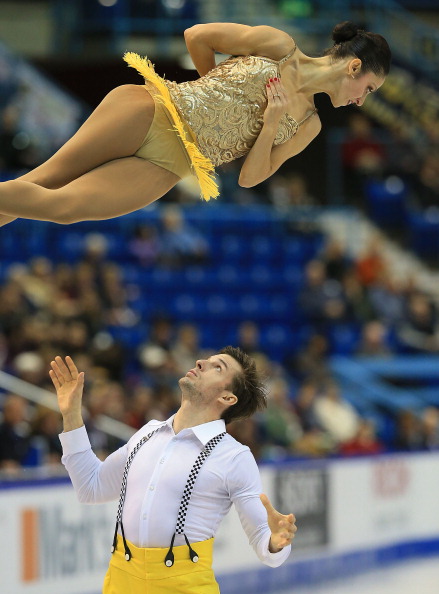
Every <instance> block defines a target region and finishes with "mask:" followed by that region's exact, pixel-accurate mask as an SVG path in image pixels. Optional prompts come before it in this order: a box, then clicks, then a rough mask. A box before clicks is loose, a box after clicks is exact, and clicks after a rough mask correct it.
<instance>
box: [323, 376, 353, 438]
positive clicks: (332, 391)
mask: <svg viewBox="0 0 439 594" xmlns="http://www.w3.org/2000/svg"><path fill="white" fill-rule="evenodd" d="M314 410H315V415H316V419H317V422H318V423H319V425H320V427H321V428H322V429H323V430H324V431H326V432H327V433H328V435H329V436H330V438H331V439H332V440H333V441H334V443H335V444H338V445H339V444H342V443H344V442H346V441H349V440H351V439H353V438H354V436H355V435H356V433H357V431H358V425H359V415H358V413H357V412H356V411H355V409H354V408H353V406H352V405H351V404H349V402H348V401H347V400H345V399H344V398H343V397H342V395H341V393H340V388H339V387H338V385H337V384H336V383H335V382H327V383H326V384H325V385H324V386H323V391H322V392H321V393H320V394H319V396H318V398H317V399H316V402H315V405H314Z"/></svg>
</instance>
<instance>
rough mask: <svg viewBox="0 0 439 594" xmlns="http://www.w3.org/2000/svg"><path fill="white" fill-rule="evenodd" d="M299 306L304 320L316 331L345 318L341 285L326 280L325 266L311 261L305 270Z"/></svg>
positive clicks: (316, 261)
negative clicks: (312, 325)
mask: <svg viewBox="0 0 439 594" xmlns="http://www.w3.org/2000/svg"><path fill="white" fill-rule="evenodd" d="M299 305H300V309H301V311H302V313H303V314H304V316H305V318H306V320H307V321H308V322H310V323H311V324H314V325H315V327H316V328H317V329H324V328H326V326H327V325H328V324H330V323H333V322H336V321H337V320H341V319H343V318H344V317H345V315H346V313H347V310H346V303H345V299H344V295H343V292H342V288H341V284H340V283H338V282H337V281H334V280H330V279H328V278H327V275H326V269H325V264H324V263H323V262H322V261H321V260H318V259H315V260H311V261H310V262H309V263H308V264H307V266H306V268H305V283H304V285H303V287H302V289H301V291H300V293H299Z"/></svg>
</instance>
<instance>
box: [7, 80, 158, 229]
mask: <svg viewBox="0 0 439 594" xmlns="http://www.w3.org/2000/svg"><path fill="white" fill-rule="evenodd" d="M153 117H154V101H153V99H152V97H151V95H150V94H149V93H148V92H147V91H146V89H145V88H144V87H142V86H139V85H123V86H121V87H117V88H116V89H114V90H113V91H111V92H110V93H109V94H108V95H107V96H106V97H105V98H104V99H103V101H102V102H101V103H100V104H99V105H98V107H97V108H96V109H95V110H94V112H93V113H92V114H91V115H90V117H89V118H88V119H87V120H86V121H85V122H84V124H83V125H82V126H81V127H80V128H79V130H78V131H77V132H76V134H75V135H74V136H73V137H72V138H71V139H70V140H68V141H67V142H66V143H65V144H64V145H63V146H62V147H61V148H60V149H59V150H58V151H57V152H56V153H55V154H54V155H53V157H51V158H50V159H48V160H47V161H46V162H45V163H43V164H42V165H40V166H39V167H36V168H35V169H34V170H32V171H30V172H28V173H26V174H25V175H23V176H21V177H20V178H18V180H14V181H13V182H4V183H2V184H0V212H1V213H2V215H0V226H2V225H5V224H7V223H9V222H11V221H13V220H14V219H15V218H16V216H11V215H8V214H7V213H8V212H9V210H8V209H7V208H2V206H3V204H4V203H6V207H7V206H8V192H4V191H3V192H2V189H3V190H5V189H6V188H3V186H4V184H9V187H13V186H12V185H11V184H16V183H17V182H18V181H26V182H29V183H32V184H36V185H38V186H41V187H43V188H47V189H57V188H61V187H63V186H65V185H66V184H68V183H70V182H71V181H73V180H75V179H77V178H79V177H80V176H81V175H84V174H85V173H87V172H88V171H91V170H92V169H95V168H96V167H99V166H100V165H102V164H104V163H107V162H109V161H113V160H114V159H119V158H122V157H127V156H131V155H133V154H134V153H135V152H136V151H137V149H138V148H139V147H140V145H141V144H142V142H143V140H144V138H145V136H146V134H147V132H148V130H149V127H150V125H151V123H152V120H153ZM13 194H14V196H15V198H14V200H20V197H19V195H18V193H17V192H15V191H14V192H13ZM2 201H3V202H2ZM17 216H23V217H26V218H32V217H31V216H30V215H25V214H21V215H17Z"/></svg>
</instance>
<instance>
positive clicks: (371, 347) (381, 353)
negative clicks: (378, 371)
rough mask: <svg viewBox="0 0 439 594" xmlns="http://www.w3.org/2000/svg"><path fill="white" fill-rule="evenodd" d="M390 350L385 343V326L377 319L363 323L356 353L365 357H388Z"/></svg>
mask: <svg viewBox="0 0 439 594" xmlns="http://www.w3.org/2000/svg"><path fill="white" fill-rule="evenodd" d="M391 354H392V352H391V349H390V347H389V345H388V343H387V328H386V327H385V325H384V324H383V323H382V322H380V321H379V320H372V321H371V322H367V323H366V324H364V326H363V328H362V331H361V340H360V343H359V345H358V348H357V355H361V356H366V357H389V356H391Z"/></svg>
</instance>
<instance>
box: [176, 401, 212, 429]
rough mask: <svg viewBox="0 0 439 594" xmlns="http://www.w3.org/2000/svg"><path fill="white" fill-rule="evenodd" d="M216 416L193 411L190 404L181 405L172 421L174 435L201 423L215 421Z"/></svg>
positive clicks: (206, 412)
mask: <svg viewBox="0 0 439 594" xmlns="http://www.w3.org/2000/svg"><path fill="white" fill-rule="evenodd" d="M218 419H219V417H218V415H216V414H215V413H213V412H212V411H208V410H204V411H203V410H194V407H192V406H191V405H190V403H182V405H181V406H180V408H179V409H178V411H177V412H176V413H175V416H174V420H173V424H172V425H173V429H174V433H175V434H177V433H180V431H182V430H183V429H188V428H189V427H196V426H197V425H202V424H203V423H210V422H211V421H217V420H218Z"/></svg>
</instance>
